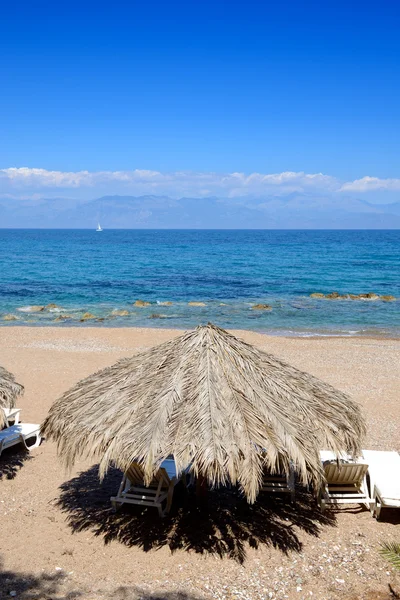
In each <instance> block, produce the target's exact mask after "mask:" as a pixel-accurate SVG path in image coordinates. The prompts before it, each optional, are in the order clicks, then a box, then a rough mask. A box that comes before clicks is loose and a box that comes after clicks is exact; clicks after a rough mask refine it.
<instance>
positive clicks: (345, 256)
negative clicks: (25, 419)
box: [0, 230, 400, 336]
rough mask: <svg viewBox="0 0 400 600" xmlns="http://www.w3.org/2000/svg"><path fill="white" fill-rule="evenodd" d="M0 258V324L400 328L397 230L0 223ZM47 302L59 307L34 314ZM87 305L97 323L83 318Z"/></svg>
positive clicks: (389, 332)
mask: <svg viewBox="0 0 400 600" xmlns="http://www.w3.org/2000/svg"><path fill="white" fill-rule="evenodd" d="M0 257H1V258H0V324H1V325H2V326H13V325H21V324H29V325H40V326H43V325H57V326H60V327H65V326H71V325H76V326H86V327H87V326H93V325H95V326H104V327H110V326H112V327H117V326H136V327H138V326H139V327H178V328H187V327H193V326H195V325H197V324H199V323H205V322H208V321H212V322H214V323H216V324H218V325H220V326H222V327H229V328H240V329H252V330H256V331H262V332H269V333H276V334H286V335H288V334H290V335H293V334H295V335H315V334H318V335H330V334H333V335H356V334H357V335H363V334H365V335H386V336H399V335H400V231H271V230H269V231H265V230H262V231H261V230H260V231H248V230H246V231H244V230H243V231H226V230H224V231H216V230H209V231H204V230H191V231H183V230H157V231H152V230H126V231H125V230H109V231H107V230H104V231H103V232H101V233H99V232H96V231H88V230H0ZM313 292H321V293H325V294H326V293H330V292H339V293H341V294H348V293H351V294H360V293H368V292H374V293H376V294H378V295H393V296H395V297H396V298H397V300H396V301H394V302H384V301H381V300H326V299H315V298H310V294H311V293H313ZM138 299H140V300H143V301H146V302H150V305H149V306H145V307H136V306H134V305H133V303H134V302H135V301H136V300H138ZM166 301H169V302H172V305H168V306H166V305H163V304H160V303H162V302H166ZM191 301H196V302H201V303H204V306H190V305H189V304H188V303H189V302H191ZM258 303H264V304H269V305H270V306H271V307H272V310H270V311H263V310H254V309H253V308H252V306H253V305H254V304H258ZM48 304H56V305H57V307H56V308H46V309H44V310H42V311H40V312H29V311H30V310H31V309H30V308H28V307H30V306H33V305H39V306H47V305H48ZM115 310H127V311H129V315H128V316H115V315H113V314H112V313H113V311H115ZM86 312H90V313H91V314H92V315H94V316H95V317H96V319H91V320H87V321H84V322H81V320H80V319H81V318H82V316H83V315H84V313H86ZM6 315H8V317H7V319H10V318H13V317H16V320H5V319H4V317H5V316H6ZM9 315H13V317H10V316H9ZM60 315H62V316H63V317H68V319H67V318H65V319H62V320H61V321H60ZM97 319H104V320H97Z"/></svg>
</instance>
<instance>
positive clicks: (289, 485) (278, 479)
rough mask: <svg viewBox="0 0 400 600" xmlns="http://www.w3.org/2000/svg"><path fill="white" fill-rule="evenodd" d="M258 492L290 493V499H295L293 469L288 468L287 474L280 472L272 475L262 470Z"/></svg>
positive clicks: (292, 500)
mask: <svg viewBox="0 0 400 600" xmlns="http://www.w3.org/2000/svg"><path fill="white" fill-rule="evenodd" d="M260 492H266V493H267V494H290V501H291V502H292V503H293V502H294V500H295V493H294V470H293V469H290V473H289V476H286V475H284V474H282V473H275V474H274V475H272V474H271V473H269V472H268V471H264V473H263V478H262V484H261V487H260Z"/></svg>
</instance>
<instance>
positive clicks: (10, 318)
mask: <svg viewBox="0 0 400 600" xmlns="http://www.w3.org/2000/svg"><path fill="white" fill-rule="evenodd" d="M1 318H2V319H3V321H18V317H16V316H15V315H10V314H9V315H3V316H2V317H1Z"/></svg>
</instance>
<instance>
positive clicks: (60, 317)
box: [54, 315, 72, 323]
mask: <svg viewBox="0 0 400 600" xmlns="http://www.w3.org/2000/svg"><path fill="white" fill-rule="evenodd" d="M69 319H72V317H71V315H58V317H56V318H55V319H54V323H61V322H63V321H68V320H69Z"/></svg>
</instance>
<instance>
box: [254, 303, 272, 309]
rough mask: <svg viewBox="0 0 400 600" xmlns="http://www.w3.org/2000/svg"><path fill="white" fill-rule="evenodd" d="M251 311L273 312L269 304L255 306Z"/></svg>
mask: <svg viewBox="0 0 400 600" xmlns="http://www.w3.org/2000/svg"><path fill="white" fill-rule="evenodd" d="M251 310H272V306H270V305H269V304H254V306H252V307H251Z"/></svg>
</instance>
